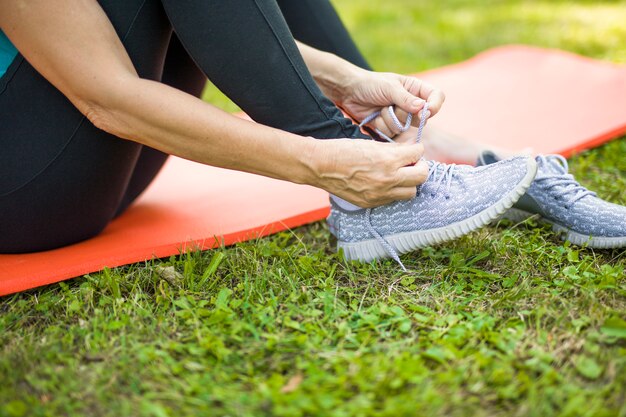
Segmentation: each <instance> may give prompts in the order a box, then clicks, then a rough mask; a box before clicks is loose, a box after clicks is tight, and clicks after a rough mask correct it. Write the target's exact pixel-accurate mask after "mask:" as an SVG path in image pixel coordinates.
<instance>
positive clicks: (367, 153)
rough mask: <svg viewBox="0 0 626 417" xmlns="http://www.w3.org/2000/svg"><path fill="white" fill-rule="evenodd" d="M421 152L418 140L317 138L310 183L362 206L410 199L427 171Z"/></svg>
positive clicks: (421, 147) (312, 158) (425, 176)
mask: <svg viewBox="0 0 626 417" xmlns="http://www.w3.org/2000/svg"><path fill="white" fill-rule="evenodd" d="M423 152H424V148H423V146H422V145H421V144H410V145H409V144H389V143H379V142H374V141H367V140H355V139H336V140H317V141H316V142H315V147H314V149H313V153H312V155H311V160H312V161H313V163H312V167H313V171H314V175H313V178H315V180H314V183H313V184H312V185H314V186H316V187H319V188H323V189H325V190H326V191H328V192H330V193H332V194H335V195H337V196H339V197H341V198H343V199H344V200H347V201H350V202H351V203H354V204H356V205H358V206H360V207H363V208H368V207H376V206H380V205H382V204H386V203H390V202H392V201H396V200H409V199H411V198H413V197H415V194H416V192H417V186H418V185H420V184H422V183H423V182H424V181H426V178H427V175H428V165H427V164H426V163H425V162H424V161H420V159H421V157H422V154H423Z"/></svg>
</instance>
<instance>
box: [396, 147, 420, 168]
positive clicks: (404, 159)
mask: <svg viewBox="0 0 626 417" xmlns="http://www.w3.org/2000/svg"><path fill="white" fill-rule="evenodd" d="M395 152H396V155H397V156H396V161H397V167H398V168H400V167H405V166H409V165H416V164H417V163H418V162H419V161H420V159H422V156H423V155H424V145H422V144H421V143H414V144H410V145H405V144H399V145H398V146H396V147H395Z"/></svg>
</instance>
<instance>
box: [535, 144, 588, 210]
mask: <svg viewBox="0 0 626 417" xmlns="http://www.w3.org/2000/svg"><path fill="white" fill-rule="evenodd" d="M537 162H539V164H543V165H545V166H549V167H551V168H552V169H554V170H556V171H557V172H550V173H547V174H543V175H541V176H537V177H535V181H537V182H541V183H543V184H545V186H546V188H548V189H551V188H554V187H558V186H561V187H563V195H564V196H569V195H571V197H570V198H569V199H567V200H566V201H565V208H569V207H570V206H571V205H572V204H574V203H575V202H577V201H578V200H580V199H581V198H583V197H586V196H588V195H590V196H594V197H595V196H596V193H594V192H593V191H589V190H588V189H586V188H585V187H583V186H582V185H580V184H579V183H578V181H576V180H575V179H574V176H573V175H572V174H569V173H568V172H569V166H568V165H567V160H566V159H565V158H564V157H562V156H561V155H539V156H538V157H537Z"/></svg>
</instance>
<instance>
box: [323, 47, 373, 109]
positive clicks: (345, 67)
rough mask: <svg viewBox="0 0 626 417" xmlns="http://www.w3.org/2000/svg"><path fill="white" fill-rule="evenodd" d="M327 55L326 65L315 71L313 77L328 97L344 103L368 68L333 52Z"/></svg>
mask: <svg viewBox="0 0 626 417" xmlns="http://www.w3.org/2000/svg"><path fill="white" fill-rule="evenodd" d="M325 54H326V55H327V58H328V59H327V61H326V65H324V66H323V68H320V69H319V71H316V72H314V73H313V78H314V79H315V81H316V82H317V84H318V85H319V86H320V88H321V89H322V92H323V93H324V95H326V97H328V98H329V99H331V100H332V101H333V102H335V103H338V104H339V103H342V102H344V101H345V99H346V98H347V97H348V96H350V94H351V92H352V91H353V90H354V86H355V85H356V84H357V83H358V80H359V79H361V78H362V77H364V75H365V74H366V73H367V70H364V69H362V68H359V67H357V66H356V65H353V64H351V63H350V62H348V61H346V60H344V59H341V58H339V57H337V56H335V55H333V54H329V53H325Z"/></svg>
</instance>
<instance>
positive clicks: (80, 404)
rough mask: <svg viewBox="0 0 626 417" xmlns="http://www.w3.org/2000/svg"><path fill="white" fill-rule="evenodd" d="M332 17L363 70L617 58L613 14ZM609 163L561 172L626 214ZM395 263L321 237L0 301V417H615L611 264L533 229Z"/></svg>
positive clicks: (585, 162) (616, 276)
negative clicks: (363, 62) (501, 56)
mask: <svg viewBox="0 0 626 417" xmlns="http://www.w3.org/2000/svg"><path fill="white" fill-rule="evenodd" d="M336 4H337V6H338V7H339V9H340V12H341V14H342V16H343V17H344V18H345V19H346V21H347V23H348V25H349V26H350V28H351V30H352V31H353V32H354V34H355V36H356V38H357V39H358V43H359V45H360V46H361V47H362V49H363V50H364V52H365V54H366V55H367V56H368V57H369V58H370V60H371V61H372V63H373V64H374V66H375V67H376V68H379V69H384V70H391V71H399V72H411V71H416V70H421V69H425V68H430V67H434V66H439V65H443V64H446V63H451V62H456V61H459V60H462V59H465V58H468V57H470V56H472V55H473V54H475V53H477V52H479V51H481V50H483V49H485V48H488V47H491V46H495V45H498V44H502V43H510V42H514V43H530V44H535V45H541V46H549V47H559V48H563V49H567V50H570V51H574V52H578V53H582V54H585V55H588V56H591V57H596V58H601V59H607V60H611V61H615V62H626V29H625V28H626V25H624V23H623V22H626V3H625V2H616V1H605V2H598V1H596V2H584V1H572V2H567V3H566V2H557V1H551V2H548V1H545V2H534V1H481V2H470V1H453V0H449V1H428V2H426V1H417V0H403V1H401V0H387V1H384V2H383V1H380V2H379V1H376V2H374V1H368V2H363V1H357V0H342V1H337V2H336ZM205 96H206V97H210V98H211V100H212V101H213V102H214V103H216V104H219V105H222V106H224V107H225V108H228V109H232V107H231V106H232V104H229V103H228V102H227V101H225V100H223V99H222V98H220V96H219V93H218V92H217V91H216V90H215V89H213V88H208V89H207V91H206V94H205ZM582 100H584V98H581V101H582ZM625 154H626V140H625V139H624V138H622V139H620V140H616V141H613V142H611V143H609V144H607V145H605V146H603V147H601V148H598V149H595V150H593V151H590V152H586V153H584V154H582V155H579V156H577V157H575V158H573V159H572V160H571V161H570V162H571V164H572V169H573V171H574V172H575V174H576V175H577V177H578V178H579V179H580V180H581V181H582V182H583V184H585V185H587V186H588V187H590V188H592V189H594V190H596V191H598V193H599V194H600V195H601V196H603V197H605V198H607V199H608V200H611V201H614V202H618V203H623V204H626V193H625V192H624V190H625V189H626V159H625V158H624V157H623V155H625ZM403 259H404V260H405V262H406V264H407V266H408V267H409V268H410V272H408V273H403V272H401V271H400V270H399V269H398V268H397V266H396V265H395V264H394V263H393V262H390V261H386V262H382V263H378V264H376V263H374V264H365V265H362V264H356V263H346V262H345V261H343V260H342V259H341V258H340V257H339V256H337V255H336V254H333V253H332V251H331V250H330V245H329V238H328V232H327V229H326V227H325V225H324V224H322V223H318V224H314V225H311V226H309V227H304V228H299V229H297V230H295V231H293V232H285V233H280V234H278V235H275V236H273V237H270V238H266V239H260V240H258V241H254V242H247V243H243V244H240V245H237V246H235V247H230V248H222V249H219V250H214V251H208V252H205V253H188V254H183V255H181V256H178V257H172V258H170V259H168V260H160V261H153V262H150V263H146V264H139V265H133V266H129V267H124V268H116V269H113V270H107V271H104V272H102V273H97V274H90V275H87V276H84V277H82V278H77V279H74V280H71V281H68V282H66V283H62V284H58V285H51V286H48V287H44V288H40V289H36V290H32V291H28V292H25V293H22V294H18V295H13V296H9V297H5V298H3V299H1V300H0V416H44V415H46V416H76V415H87V416H155V417H163V416H179V415H180V416H188V415H202V416H205V415H206V416H336V417H340V416H541V417H544V416H607V417H608V416H626V406H625V405H624V404H625V396H626V388H625V387H626V279H625V269H626V254H625V252H624V251H623V250H622V251H620V250H612V251H593V250H590V249H580V248H575V247H572V246H569V245H568V244H564V243H563V242H561V241H560V240H559V239H558V238H557V237H556V236H555V235H553V234H552V233H551V232H550V231H549V230H548V229H546V228H544V227H539V226H538V225H536V224H534V223H533V222H532V221H530V222H526V223H523V224H518V225H510V224H501V225H499V226H496V227H488V228H485V229H483V230H481V231H479V232H476V233H473V234H471V235H469V236H466V237H464V238H462V239H460V240H458V241H455V242H453V243H450V244H446V245H443V246H439V247H435V248H429V249H427V250H424V251H420V252H416V253H414V254H411V255H408V256H405V257H404V258H403ZM169 267H173V269H174V272H172V269H171V268H170V269H168V268H169Z"/></svg>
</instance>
